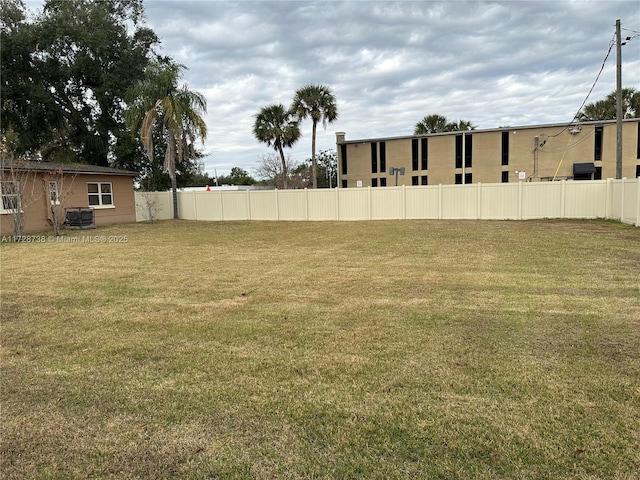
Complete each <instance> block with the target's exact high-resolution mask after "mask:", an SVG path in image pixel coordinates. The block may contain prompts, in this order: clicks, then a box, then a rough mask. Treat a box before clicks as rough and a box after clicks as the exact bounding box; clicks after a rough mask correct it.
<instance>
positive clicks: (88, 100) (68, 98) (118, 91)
mask: <svg viewBox="0 0 640 480" xmlns="http://www.w3.org/2000/svg"><path fill="white" fill-rule="evenodd" d="M5 5H6V7H7V8H6V10H7V11H8V12H11V13H12V15H11V16H9V17H7V18H8V21H9V22H10V24H8V25H9V26H8V28H5V25H4V22H3V31H2V35H3V38H2V43H3V48H2V65H3V75H2V76H3V85H2V87H3V88H1V89H0V90H2V113H3V122H2V123H3V125H2V130H3V133H4V131H5V128H9V127H12V128H13V130H14V131H15V132H17V133H18V135H19V145H18V147H19V152H18V153H20V154H23V153H39V154H40V155H41V156H45V157H46V156H50V157H51V158H55V159H68V158H73V159H74V160H75V161H80V162H83V163H89V164H98V165H104V166H106V165H109V164H110V163H111V161H112V160H114V150H115V145H116V143H117V141H118V139H119V138H122V137H123V136H124V135H126V132H127V129H126V125H125V122H124V105H125V104H124V94H125V92H126V90H127V89H128V88H129V87H130V86H131V85H133V84H134V83H135V82H136V81H138V80H139V79H141V78H142V77H143V74H144V68H145V65H146V64H147V62H148V60H149V58H150V57H151V55H152V48H153V46H154V45H156V44H157V43H158V38H157V36H156V35H155V34H154V33H153V31H152V30H150V29H149V28H146V27H145V26H144V22H143V13H144V12H143V0H101V1H88V0H47V1H46V2H45V4H44V7H43V10H42V14H41V15H40V16H38V17H37V18H36V19H35V20H34V21H32V22H27V21H25V20H24V18H25V17H24V11H22V12H21V10H20V3H19V2H16V0H6V4H5V0H3V19H4V12H5ZM9 7H11V8H9ZM21 15H22V18H20V16H21ZM5 45H6V46H8V47H9V48H8V50H5ZM9 57H11V61H8V62H7V63H5V60H7V59H9ZM5 87H6V88H5Z"/></svg>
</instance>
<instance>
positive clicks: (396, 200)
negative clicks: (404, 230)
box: [369, 187, 404, 220]
mask: <svg viewBox="0 0 640 480" xmlns="http://www.w3.org/2000/svg"><path fill="white" fill-rule="evenodd" d="M403 190H404V188H403V187H387V188H369V197H370V199H371V200H370V201H371V219H372V220H393V219H397V218H403V217H404V201H403V198H402V197H403Z"/></svg>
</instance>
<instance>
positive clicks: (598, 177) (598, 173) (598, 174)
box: [593, 167, 602, 180]
mask: <svg viewBox="0 0 640 480" xmlns="http://www.w3.org/2000/svg"><path fill="white" fill-rule="evenodd" d="M593 179H594V180H602V167H596V172H595V173H594V174H593Z"/></svg>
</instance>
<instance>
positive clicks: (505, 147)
mask: <svg viewBox="0 0 640 480" xmlns="http://www.w3.org/2000/svg"><path fill="white" fill-rule="evenodd" d="M502 165H509V132H502ZM507 173H508V172H507ZM503 182H504V180H503Z"/></svg>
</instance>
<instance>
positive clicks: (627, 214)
mask: <svg viewBox="0 0 640 480" xmlns="http://www.w3.org/2000/svg"><path fill="white" fill-rule="evenodd" d="M171 195H172V194H171V192H150V193H143V192H137V193H136V212H137V220H138V221H148V220H149V218H150V216H151V217H153V219H156V220H162V219H170V218H173V207H172V199H171V198H172V197H171ZM178 216H179V217H180V218H181V219H185V220H209V221H226V220H271V221H278V220H283V221H320V220H389V219H460V220H463V219H464V220H530V219H539V218H608V219H615V220H620V221H621V222H624V223H629V224H633V225H635V226H640V178H638V179H632V180H627V179H624V180H612V179H608V180H595V181H575V182H574V181H564V180H563V181H560V182H531V183H529V182H519V183H491V184H488V183H487V184H482V183H474V184H470V185H434V186H416V187H404V186H403V187H384V188H370V187H368V188H335V189H319V190H307V189H305V190H245V191H224V190H222V191H212V192H179V193H178Z"/></svg>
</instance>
